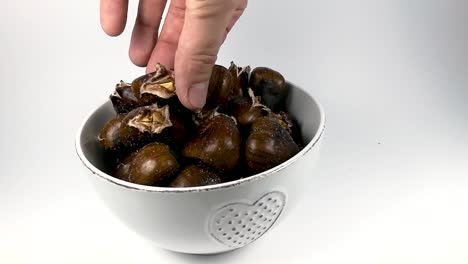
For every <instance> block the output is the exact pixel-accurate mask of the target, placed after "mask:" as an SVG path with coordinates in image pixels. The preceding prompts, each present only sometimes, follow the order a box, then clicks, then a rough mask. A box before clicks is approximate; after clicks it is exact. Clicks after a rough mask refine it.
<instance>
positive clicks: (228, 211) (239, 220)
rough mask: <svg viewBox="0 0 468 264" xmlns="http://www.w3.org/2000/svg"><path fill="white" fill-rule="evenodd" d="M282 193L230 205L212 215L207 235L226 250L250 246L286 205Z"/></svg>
mask: <svg viewBox="0 0 468 264" xmlns="http://www.w3.org/2000/svg"><path fill="white" fill-rule="evenodd" d="M285 198H286V197H285V195H284V194H283V193H281V192H277V191H275V192H270V193H267V194H266V195H264V196H263V197H261V198H260V199H258V200H257V201H256V202H255V203H253V204H245V203H232V204H228V205H226V206H223V207H222V208H220V209H219V210H217V211H216V212H215V214H214V215H213V217H212V218H211V222H210V227H209V228H210V233H211V235H212V236H213V237H214V238H215V239H216V240H217V241H219V242H220V243H222V244H224V245H226V246H229V247H243V246H245V245H247V244H249V243H252V242H253V241H255V240H256V239H258V238H259V237H261V236H262V235H263V234H265V232H267V231H268V230H269V229H270V227H272V226H273V224H274V223H275V221H276V220H277V219H278V217H279V216H280V214H281V212H282V211H283V208H284V205H285V203H286V199H285Z"/></svg>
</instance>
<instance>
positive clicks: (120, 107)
mask: <svg viewBox="0 0 468 264" xmlns="http://www.w3.org/2000/svg"><path fill="white" fill-rule="evenodd" d="M110 100H111V102H112V106H113V107H114V109H115V111H116V112H117V113H119V114H123V113H128V112H130V111H132V110H133V109H135V108H137V107H138V99H137V98H136V97H135V95H134V94H133V90H132V87H131V85H130V84H129V83H126V82H124V81H120V83H118V84H117V85H116V86H115V91H114V93H112V94H111V95H110Z"/></svg>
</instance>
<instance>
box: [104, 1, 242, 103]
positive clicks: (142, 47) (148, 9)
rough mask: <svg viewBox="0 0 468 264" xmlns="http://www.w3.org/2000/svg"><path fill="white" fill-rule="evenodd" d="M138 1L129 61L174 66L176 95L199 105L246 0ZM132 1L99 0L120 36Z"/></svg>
mask: <svg viewBox="0 0 468 264" xmlns="http://www.w3.org/2000/svg"><path fill="white" fill-rule="evenodd" d="M166 4H167V0H140V1H139V4H138V14H137V18H136V21H135V25H134V27H133V33H132V38H131V42H130V49H129V56H130V60H131V61H132V62H133V63H134V64H135V65H137V66H141V67H144V66H147V67H146V72H147V73H148V72H152V71H153V70H154V68H155V65H156V63H157V62H159V63H161V64H163V65H165V66H166V67H168V68H171V69H174V71H175V76H176V80H175V82H176V86H177V90H176V91H177V96H178V97H179V100H180V101H181V102H182V104H183V105H184V106H186V107H187V108H189V109H192V110H199V109H201V108H202V107H203V106H204V105H205V102H206V96H207V91H208V83H209V79H210V76H211V71H212V68H213V65H214V64H215V62H216V59H217V54H218V51H219V49H220V47H221V45H222V43H223V42H224V40H225V39H226V36H227V34H228V33H229V31H230V30H231V28H232V27H233V26H234V24H235V23H236V21H237V20H238V19H239V17H240V16H241V15H242V13H243V12H244V10H245V8H246V7H247V0H172V1H170V4H169V9H168V12H167V15H166V18H165V20H164V24H163V25H162V29H161V32H160V34H159V35H158V30H159V27H160V26H161V20H162V15H163V11H164V9H165V7H166ZM127 10H128V0H101V2H100V18H101V26H102V29H103V30H104V32H105V33H106V34H108V35H110V36H118V35H120V34H121V33H122V32H123V30H124V29H125V24H126V22H127Z"/></svg>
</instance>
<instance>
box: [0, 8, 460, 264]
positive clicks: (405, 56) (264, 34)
mask: <svg viewBox="0 0 468 264" xmlns="http://www.w3.org/2000/svg"><path fill="white" fill-rule="evenodd" d="M131 2H132V4H133V6H132V11H134V10H135V7H134V5H135V2H136V1H131ZM288 3H289V4H286V2H285V1H276V2H274V3H273V1H266V0H255V1H250V3H249V8H248V10H247V12H246V14H245V16H244V17H243V18H242V19H241V21H240V22H239V24H238V26H237V27H236V28H235V29H234V31H233V32H232V34H231V35H230V37H229V39H228V43H227V44H226V45H225V46H224V48H223V50H222V52H221V54H220V56H219V62H220V63H222V64H227V63H228V62H229V61H230V60H231V59H236V61H238V63H239V64H240V65H242V64H247V63H249V64H252V65H254V66H255V65H267V66H271V67H274V68H276V69H278V70H279V71H281V72H283V73H284V75H285V76H286V77H287V79H289V80H291V81H293V82H295V83H297V84H299V85H303V86H304V85H305V86H307V87H310V91H311V92H312V93H313V94H314V95H316V96H317V97H318V99H319V100H320V101H321V102H322V104H323V105H324V107H325V110H326V112H327V114H328V128H327V131H326V137H325V142H324V143H325V144H324V145H323V148H322V151H323V152H322V159H321V162H320V163H319V172H318V173H317V174H315V175H311V177H310V182H309V188H310V192H309V193H308V195H307V200H306V202H305V203H304V204H303V205H302V209H303V210H302V214H295V215H292V216H291V217H290V218H288V219H287V220H286V221H285V222H283V223H282V225H280V226H278V227H277V228H276V229H275V230H274V231H273V232H272V233H269V234H267V235H265V236H264V237H263V238H262V239H261V240H259V241H257V242H256V243H255V244H254V245H252V246H249V247H247V248H245V249H242V250H239V251H235V252H232V253H229V254H224V255H216V256H211V257H200V256H191V255H181V254H176V253H171V252H168V251H164V250H160V249H157V248H153V247H152V246H151V245H150V244H148V243H146V242H145V241H143V240H142V239H141V238H140V237H138V236H137V235H135V234H133V233H132V232H130V231H128V230H127V229H126V228H125V227H124V226H123V225H122V224H121V223H120V222H118V221H117V220H116V219H115V218H114V217H113V216H112V215H111V214H110V213H109V212H108V211H107V210H106V209H105V208H104V206H103V204H102V203H101V202H100V201H99V200H98V198H97V196H96V195H95V194H94V193H93V190H92V188H91V184H90V183H89V182H88V180H87V179H86V178H85V177H82V176H81V175H82V174H81V173H80V171H79V170H80V164H79V162H78V160H77V158H76V156H75V153H74V149H73V139H74V135H75V132H76V129H77V128H78V126H79V123H80V122H81V119H82V118H83V117H84V116H85V115H86V113H87V112H88V111H89V110H91V109H92V108H94V107H95V106H96V105H97V104H99V103H101V102H102V101H103V100H106V98H107V95H108V94H109V92H110V91H111V90H112V88H113V85H114V83H115V82H116V81H118V80H120V79H126V80H130V79H132V78H133V77H135V76H137V75H139V74H140V73H142V72H143V70H142V69H138V68H136V67H133V66H132V65H131V64H130V62H129V60H128V58H127V54H126V53H127V52H126V50H127V46H128V41H129V35H130V28H127V31H126V32H125V33H124V35H123V37H121V38H118V39H115V38H107V37H105V36H104V35H103V33H102V32H101V31H100V27H99V25H98V22H99V19H98V1H61V0H48V1H25V0H17V1H3V2H2V23H1V24H0V33H1V34H0V40H1V42H0V47H1V49H0V77H1V79H2V84H1V95H2V97H1V98H2V104H0V110H1V111H0V113H1V120H2V125H1V130H0V131H1V132H0V133H1V134H0V145H1V146H2V149H1V152H0V174H1V177H0V208H1V209H2V210H1V213H0V263H45V262H46V263H89V262H94V263H97V262H98V261H101V262H104V261H105V262H106V263H220V262H222V263H251V262H256V263H467V262H468V253H467V247H468V225H467V223H468V210H467V204H468V191H467V188H468V177H467V176H468V147H467V146H468V133H467V130H468V104H467V102H468V90H467V88H466V87H467V85H468V32H467V28H468V3H467V2H466V1H462V0H460V1H442V0H439V1H429V0H425V1H423V0H415V1H406V0H387V1H371V0H367V1H357V0H353V1H335V0H327V1H312V2H311V1H307V3H306V1H301V2H299V1H290V2H288ZM133 20H134V13H133V12H131V15H130V18H129V22H133Z"/></svg>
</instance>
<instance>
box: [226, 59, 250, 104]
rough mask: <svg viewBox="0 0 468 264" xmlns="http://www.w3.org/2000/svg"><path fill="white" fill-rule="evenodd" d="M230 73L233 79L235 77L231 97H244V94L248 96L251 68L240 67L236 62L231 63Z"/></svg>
mask: <svg viewBox="0 0 468 264" xmlns="http://www.w3.org/2000/svg"><path fill="white" fill-rule="evenodd" d="M229 71H230V72H231V75H232V77H234V78H233V88H232V91H231V97H235V96H243V95H244V94H247V87H248V86H249V73H250V66H246V67H238V66H237V65H236V64H235V63H234V62H232V61H231V66H229Z"/></svg>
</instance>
